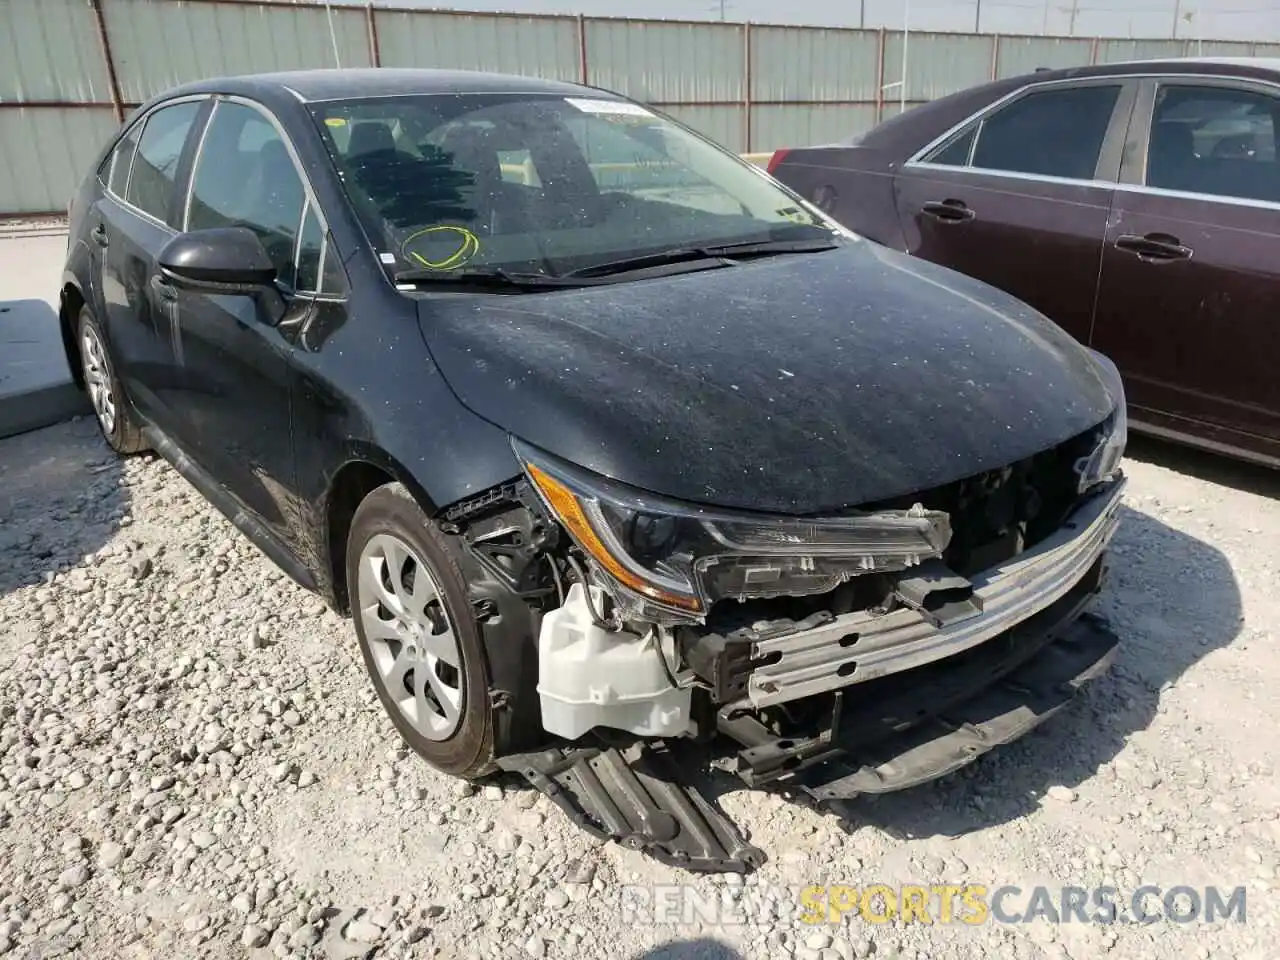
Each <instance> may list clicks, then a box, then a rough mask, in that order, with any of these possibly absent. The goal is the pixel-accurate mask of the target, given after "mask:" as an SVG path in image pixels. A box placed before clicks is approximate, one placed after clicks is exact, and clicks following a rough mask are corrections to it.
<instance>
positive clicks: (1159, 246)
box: [1115, 233, 1194, 263]
mask: <svg viewBox="0 0 1280 960" xmlns="http://www.w3.org/2000/svg"><path fill="white" fill-rule="evenodd" d="M1115 245H1116V249H1117V250H1125V251H1128V252H1129V253H1134V254H1137V256H1138V259H1139V260H1143V261H1146V262H1147V263H1165V262H1168V261H1170V260H1186V259H1188V258H1190V256H1191V254H1192V253H1193V252H1194V251H1192V249H1191V248H1190V247H1188V246H1186V245H1185V244H1183V242H1182V241H1181V240H1179V239H1178V238H1177V237H1174V236H1170V235H1169V234H1167V233H1148V234H1147V235H1146V236H1143V237H1139V236H1134V235H1132V234H1125V235H1124V236H1121V237H1116V244H1115Z"/></svg>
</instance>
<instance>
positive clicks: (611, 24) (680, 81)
mask: <svg viewBox="0 0 1280 960" xmlns="http://www.w3.org/2000/svg"><path fill="white" fill-rule="evenodd" d="M744 29H745V28H744V27H743V26H742V25H741V24H719V23H660V22H648V21H627V20H596V19H589V20H587V21H586V41H587V56H588V64H587V67H588V70H587V72H588V78H587V79H588V82H589V83H591V84H592V85H593V86H598V87H605V88H607V89H609V90H616V91H617V92H619V93H622V94H625V95H627V96H629V97H633V98H634V99H636V100H640V101H643V102H646V103H653V104H658V105H661V104H683V105H693V104H710V103H726V104H741V103H742V99H743V89H744V82H743V77H744V69H745V56H744V54H745V50H744V46H743V39H742V37H743V30H744Z"/></svg>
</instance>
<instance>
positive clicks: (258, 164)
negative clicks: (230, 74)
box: [186, 101, 307, 288]
mask: <svg viewBox="0 0 1280 960" xmlns="http://www.w3.org/2000/svg"><path fill="white" fill-rule="evenodd" d="M306 199H307V194H306V190H305V188H304V187H303V184H302V177H301V176H300V175H299V173H298V169H297V167H296V166H294V163H293V158H292V157H291V156H290V154H289V151H288V149H287V148H286V147H285V144H284V140H283V139H282V138H281V136H280V134H279V132H278V131H277V130H276V128H275V126H274V125H273V124H272V123H271V122H270V121H269V120H268V119H267V118H266V117H265V116H263V115H262V114H261V113H259V112H258V111H257V110H255V109H253V108H252V107H247V106H245V105H244V104H240V103H230V102H227V101H222V102H220V103H218V105H217V106H216V107H214V110H213V116H212V117H211V118H210V120H209V127H208V129H207V130H206V132H205V136H204V142H203V144H202V145H201V147H200V155H199V156H198V157H197V158H196V165H195V172H194V173H193V174H192V177H191V193H190V196H189V198H188V201H187V222H186V228H187V229H188V230H201V229H207V228H210V227H248V228H249V229H250V230H252V231H253V232H254V233H256V234H257V235H258V237H259V238H260V239H261V240H262V245H263V246H264V247H266V250H267V253H268V254H269V255H270V257H271V261H272V262H273V263H274V264H275V266H276V271H277V276H278V278H279V279H280V281H281V282H282V283H284V284H285V285H286V286H288V287H290V288H295V287H296V284H297V276H296V274H297V261H296V252H297V247H298V231H299V229H300V227H301V224H302V214H303V208H304V207H305V205H306Z"/></svg>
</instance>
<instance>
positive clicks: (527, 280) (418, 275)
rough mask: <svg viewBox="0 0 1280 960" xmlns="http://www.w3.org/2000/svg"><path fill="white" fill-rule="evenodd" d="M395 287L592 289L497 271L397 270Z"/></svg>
mask: <svg viewBox="0 0 1280 960" xmlns="http://www.w3.org/2000/svg"><path fill="white" fill-rule="evenodd" d="M395 281H396V283H429V284H431V285H433V286H436V285H438V286H457V287H472V288H476V287H480V288H486V287H487V288H492V289H502V290H549V289H554V288H564V287H587V286H592V281H591V280H590V279H588V278H585V277H584V278H581V279H569V278H568V277H553V276H551V275H550V274H546V273H515V272H512V271H510V270H502V269H499V268H497V267H494V268H490V269H476V270H418V269H413V270H398V271H396V274H395Z"/></svg>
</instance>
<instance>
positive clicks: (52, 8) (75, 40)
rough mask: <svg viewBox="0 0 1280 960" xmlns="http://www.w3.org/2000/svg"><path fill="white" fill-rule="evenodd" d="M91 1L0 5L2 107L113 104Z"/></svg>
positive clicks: (25, 0) (26, 0) (23, 0)
mask: <svg viewBox="0 0 1280 960" xmlns="http://www.w3.org/2000/svg"><path fill="white" fill-rule="evenodd" d="M97 29H98V28H97V24H96V22H95V20H94V16H93V8H92V6H91V5H90V3H89V0H40V2H39V3H33V2H31V0H4V2H0V63H2V64H3V68H0V102H8V101H24V102H28V103H29V102H31V101H55V100H62V101H74V102H77V103H83V102H86V101H88V102H93V101H99V100H100V101H104V102H108V103H109V102H110V101H111V85H110V82H109V80H108V78H107V61H106V58H105V57H104V56H103V55H102V47H101V45H100V44H99V42H98V33H97Z"/></svg>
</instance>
